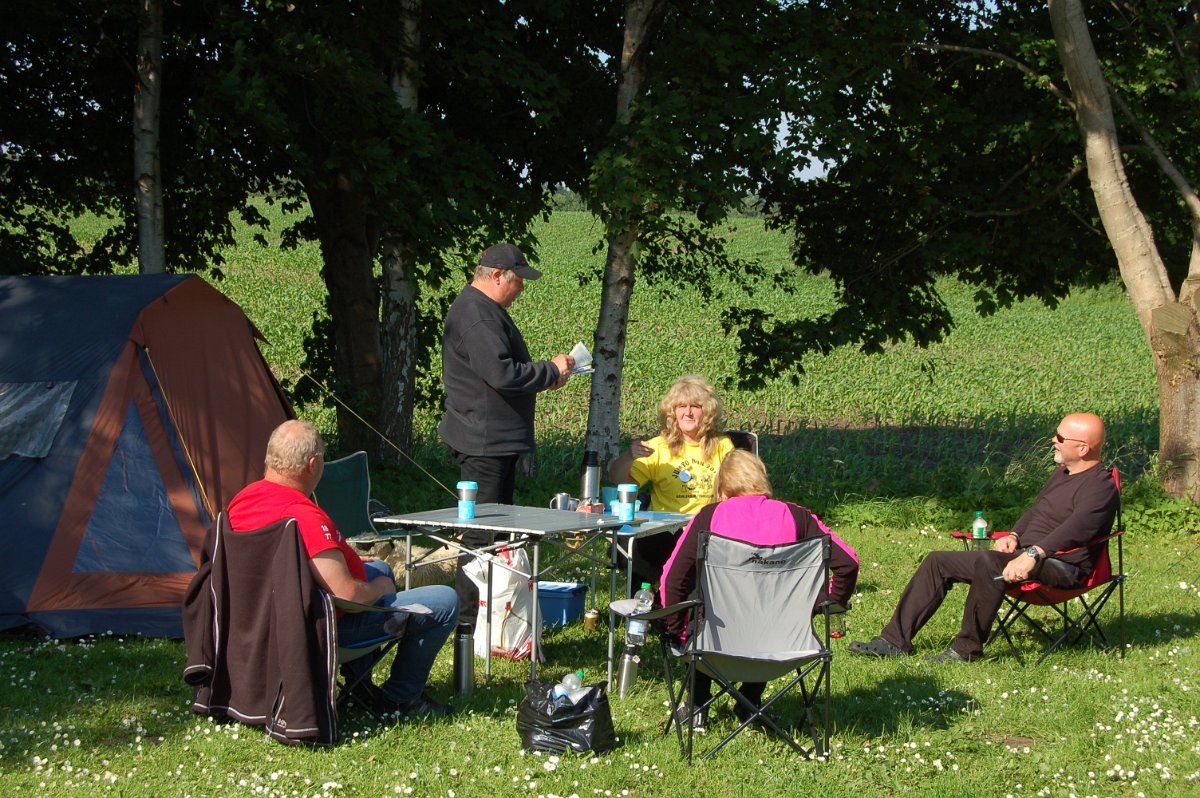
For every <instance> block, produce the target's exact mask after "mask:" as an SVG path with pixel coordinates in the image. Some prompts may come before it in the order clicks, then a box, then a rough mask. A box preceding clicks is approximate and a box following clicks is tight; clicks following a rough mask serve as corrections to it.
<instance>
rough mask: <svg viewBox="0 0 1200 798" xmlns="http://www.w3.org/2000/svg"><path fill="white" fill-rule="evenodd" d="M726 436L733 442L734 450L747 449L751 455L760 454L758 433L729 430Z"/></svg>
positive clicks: (726, 431)
mask: <svg viewBox="0 0 1200 798" xmlns="http://www.w3.org/2000/svg"><path fill="white" fill-rule="evenodd" d="M725 434H726V435H728V436H729V440H730V441H732V442H733V448H735V449H745V450H746V451H748V452H750V453H751V454H758V433H757V432H747V431H746V430H744V429H727V430H725Z"/></svg>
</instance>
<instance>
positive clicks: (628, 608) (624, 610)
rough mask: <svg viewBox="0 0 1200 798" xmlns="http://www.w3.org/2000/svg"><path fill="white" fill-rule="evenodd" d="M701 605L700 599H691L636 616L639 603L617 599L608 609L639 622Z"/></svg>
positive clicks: (653, 619)
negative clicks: (635, 611)
mask: <svg viewBox="0 0 1200 798" xmlns="http://www.w3.org/2000/svg"><path fill="white" fill-rule="evenodd" d="M701 603H702V602H701V601H700V600H699V599H689V600H687V601H681V602H679V603H678V604H672V605H671V606H669V607H659V608H657V609H653V610H650V611H649V612H643V613H641V614H636V613H634V610H635V609H637V601H636V600H635V599H617V600H616V601H614V602H612V603H610V604H609V605H608V609H609V610H610V611H611V612H613V613H615V614H617V615H620V616H621V617H622V618H633V619H636V620H639V621H657V620H659V619H661V618H667V617H670V616H671V615H674V614H676V613H679V612H684V611H685V610H690V609H691V608H692V607H699V606H700V604H701Z"/></svg>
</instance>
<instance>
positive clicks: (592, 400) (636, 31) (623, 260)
mask: <svg viewBox="0 0 1200 798" xmlns="http://www.w3.org/2000/svg"><path fill="white" fill-rule="evenodd" d="M665 8H666V2H665V0H628V2H626V3H625V38H624V42H623V44H622V48H621V73H620V79H619V81H618V84H617V122H618V124H627V123H628V122H629V120H630V114H631V110H632V107H633V103H634V100H635V99H637V97H638V95H639V94H641V91H642V86H643V84H644V83H645V79H646V69H647V65H646V60H647V57H646V56H647V50H648V47H649V42H650V40H651V39H652V38H653V36H654V34H655V31H656V30H657V27H658V25H657V22H658V20H660V19H661V18H662V15H663V12H664V11H665ZM624 144H625V145H626V146H628V145H629V142H624ZM631 149H632V148H631ZM630 160H631V161H633V160H634V159H633V158H631V159H630ZM633 170H636V163H633V164H632V166H631V174H633ZM606 225H607V228H608V256H607V258H606V260H605V263H604V285H603V289H602V293H601V297H600V318H599V319H598V321H597V323H596V335H595V341H594V344H593V347H592V353H593V355H594V358H595V362H596V372H595V373H594V374H593V375H592V387H591V393H590V396H589V398H588V428H587V448H588V449H589V450H595V451H596V452H597V453H599V455H600V461H601V463H605V464H606V463H608V462H611V460H612V458H614V457H616V455H617V453H618V451H617V450H618V445H619V433H620V420H621V372H622V370H623V369H624V367H625V331H626V327H627V326H628V324H629V301H630V298H631V297H632V296H633V283H634V272H635V270H636V267H637V262H636V261H637V259H636V252H635V244H636V243H637V240H638V236H639V234H640V229H639V227H638V226H637V224H636V222H634V221H632V220H631V219H629V218H627V217H625V216H624V214H622V213H621V212H620V211H619V210H614V212H613V214H612V215H611V216H610V218H609V219H608V220H607V221H606Z"/></svg>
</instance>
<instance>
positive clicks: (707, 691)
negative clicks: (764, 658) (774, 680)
mask: <svg viewBox="0 0 1200 798" xmlns="http://www.w3.org/2000/svg"><path fill="white" fill-rule="evenodd" d="M712 685H713V678H712V677H711V676H709V675H708V674H706V673H701V672H700V671H696V697H695V701H694V702H693V706H697V707H698V706H700V705H701V704H703V703H704V702H705V701H707V700H708V699H710V698H712ZM766 689H767V683H766V682H742V684H741V686H740V687H738V692H739V693H741V694H742V695H743V696H745V697H746V700H747V701H749V702H750V703H752V704H760V703H762V694H763V691H764V690H766ZM739 706H740V705H739Z"/></svg>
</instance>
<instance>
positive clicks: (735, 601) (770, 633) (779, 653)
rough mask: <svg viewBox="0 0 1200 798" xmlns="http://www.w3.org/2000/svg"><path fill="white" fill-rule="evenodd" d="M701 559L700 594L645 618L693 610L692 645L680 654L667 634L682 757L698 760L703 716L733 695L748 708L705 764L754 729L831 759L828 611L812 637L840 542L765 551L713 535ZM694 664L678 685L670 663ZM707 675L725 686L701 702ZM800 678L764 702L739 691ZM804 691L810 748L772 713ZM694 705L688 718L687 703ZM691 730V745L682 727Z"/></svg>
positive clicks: (704, 539) (703, 543)
mask: <svg viewBox="0 0 1200 798" xmlns="http://www.w3.org/2000/svg"><path fill="white" fill-rule="evenodd" d="M698 545H699V547H700V552H699V555H698V558H697V561H696V568H697V569H698V573H699V580H698V591H699V598H698V599H693V600H689V601H685V602H681V603H679V604H673V605H671V606H669V607H664V608H662V609H658V610H652V611H651V612H649V613H646V614H644V615H641V616H634V617H639V618H645V619H646V620H649V621H653V620H658V619H661V618H664V617H666V616H668V615H671V614H674V613H676V612H688V613H689V617H688V626H687V628H688V640H687V642H686V644H685V645H684V646H683V648H682V651H681V652H679V654H678V655H677V654H676V653H675V652H674V651H672V647H671V643H670V641H668V640H667V638H666V635H663V636H662V641H661V646H662V652H663V671H664V673H665V674H666V679H667V692H668V695H669V697H670V701H671V716H670V718H669V719H668V721H667V727H666V729H665V730H664V733H669V732H670V729H671V726H672V725H673V724H674V726H675V728H676V736H677V737H678V739H679V745H680V752H681V754H682V755H683V756H686V757H687V758H688V761H689V762H690V761H691V759H692V742H693V736H694V733H695V726H696V720H697V719H698V718H700V717H703V715H704V714H705V713H706V712H707V710H708V708H709V707H710V706H711V705H712V703H713V702H714V701H716V700H717V699H718V698H720V697H721V696H722V695H725V694H728V695H730V696H732V697H733V699H734V701H736V702H737V704H738V706H739V707H740V708H741V709H742V710H744V711H743V712H740V713H739V716H744V719H742V722H741V724H740V725H739V726H738V727H737V728H736V729H734V730H733V731H732V732H731V733H730V734H728V735H727V736H726V737H725V738H724V739H723V740H721V741H720V742H719V743H717V744H716V745H714V746H713V747H712V748H710V749H709V750H708V751H706V752H705V753H704V754H703V755H702V756H701V759H705V758H707V757H709V756H711V755H712V754H714V753H716V752H717V751H719V750H720V749H721V748H723V747H724V746H725V744H726V743H728V742H729V741H730V740H732V739H733V738H734V737H736V736H737V735H738V734H739V733H740V732H741V731H742V730H743V729H745V728H747V727H749V726H750V725H751V724H759V725H763V726H766V727H768V728H769V729H771V731H773V732H775V734H777V735H779V737H780V738H781V739H783V740H784V741H785V742H787V743H788V745H790V746H791V747H792V749H793V750H795V751H796V752H797V753H799V754H800V755H802V756H805V757H809V756H811V755H812V754H814V753H815V754H816V755H817V756H821V755H823V754H824V753H825V752H826V751H828V750H829V680H830V666H831V664H832V661H833V653H832V652H831V651H830V648H829V614H828V608H826V611H825V612H823V613H822V615H823V616H824V618H825V642H824V644H822V643H821V641H820V640H818V639H817V637H816V635H815V634H814V632H813V616H812V614H811V612H812V610H811V608H812V607H813V606H815V605H816V603H817V599H818V597H819V596H820V594H821V590H822V588H823V587H824V586H825V585H826V584H828V580H829V556H830V546H831V542H830V540H829V538H828V537H827V536H825V535H822V536H821V537H817V538H808V539H805V540H800V541H797V542H795V543H787V544H783V545H779V546H756V545H753V544H751V543H745V542H743V541H740V540H734V539H733V538H727V537H723V536H721V535H717V534H714V533H711V532H707V533H704V534H702V535H701V539H700V541H699V544H698ZM674 659H682V660H683V661H684V662H686V663H687V668H688V670H687V676H686V677H685V679H684V680H683V681H682V682H681V683H679V684H678V685H677V684H676V683H675V680H674V679H673V678H672V674H671V662H672V660H674ZM697 672H700V673H703V674H705V675H707V676H709V677H711V678H712V680H713V682H714V685H715V686H716V687H717V688H718V689H717V691H716V692H715V694H714V695H713V696H712V698H710V699H709V700H708V701H706V702H704V703H703V704H701V705H699V706H696V704H695V702H694V700H693V699H694V697H695V680H696V673H697ZM792 672H794V673H795V675H794V676H792V677H791V678H790V680H789V681H788V683H787V684H786V685H784V686H783V687H782V688H781V689H779V690H777V691H776V692H775V693H774V694H773V695H769V696H768V695H767V694H764V696H763V699H762V703H761V704H760V705H755V704H754V703H753V702H751V701H749V700H748V699H747V698H746V697H745V696H744V695H743V694H742V693H741V692H740V691H739V690H738V689H737V688H736V687H735V686H734V685H735V684H737V683H740V682H770V681H771V680H772V679H777V678H779V677H781V676H784V675H786V674H790V673H792ZM797 686H799V688H800V694H801V697H802V699H803V709H804V721H803V724H804V728H805V731H806V732H807V733H808V736H809V737H810V739H811V740H812V747H811V748H806V747H804V746H801V745H800V744H799V743H797V742H796V740H795V739H793V738H792V736H791V735H790V734H788V733H787V732H786V731H784V729H783V727H782V726H781V725H780V723H778V722H777V721H776V720H775V719H774V718H772V717H771V716H770V715H769V714H768V711H769V710H772V709H773V708H776V706H777V704H778V702H779V700H780V699H781V698H782V697H783V696H784V695H787V694H789V693H790V692H791V691H792V689H793V688H795V687H797ZM685 698H686V699H687V702H686V705H687V706H691V707H693V711H692V712H691V713H684V714H687V717H686V718H683V719H681V718H680V714H681V713H680V711H679V710H680V707H681V706H684V705H685V702H684V699H685ZM822 698H823V704H824V711H823V717H822V720H821V723H820V729H818V728H817V725H818V724H817V722H816V720H815V718H814V705H815V704H816V702H817V701H818V700H819V699H822ZM681 723H682V724H685V725H686V726H687V738H686V742H685V740H684V734H683V729H682V726H681V725H680V724H681Z"/></svg>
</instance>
